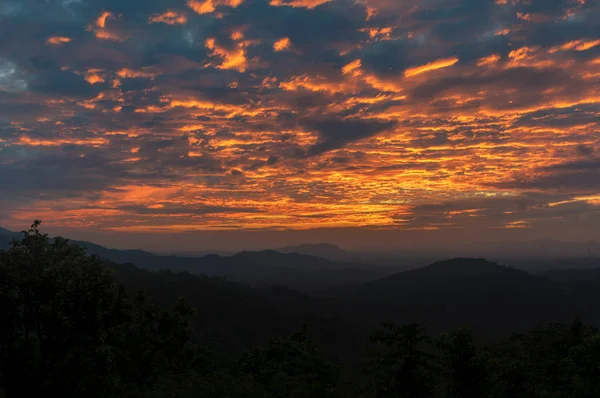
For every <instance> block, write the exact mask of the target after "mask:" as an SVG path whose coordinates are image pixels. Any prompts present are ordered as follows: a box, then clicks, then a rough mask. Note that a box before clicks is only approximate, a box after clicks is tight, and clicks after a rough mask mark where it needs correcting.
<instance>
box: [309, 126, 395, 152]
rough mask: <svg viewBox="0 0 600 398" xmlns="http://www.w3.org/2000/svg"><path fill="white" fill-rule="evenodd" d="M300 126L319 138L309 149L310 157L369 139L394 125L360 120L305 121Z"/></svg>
mask: <svg viewBox="0 0 600 398" xmlns="http://www.w3.org/2000/svg"><path fill="white" fill-rule="evenodd" d="M300 124H301V126H302V127H304V128H306V129H309V130H312V131H315V132H317V133H318V134H319V136H320V137H321V140H320V142H319V143H318V144H315V145H313V146H312V147H310V148H309V150H308V153H309V154H310V155H318V154H321V153H323V152H325V151H329V150H332V149H337V148H341V147H343V146H344V145H345V144H347V143H349V142H352V141H356V140H360V139H363V138H367V137H371V136H373V135H375V134H378V133H381V132H382V131H385V130H388V129H390V128H392V127H394V125H395V124H396V123H395V122H391V121H379V120H360V119H354V120H353V119H339V118H327V119H305V120H302V121H301V122H300Z"/></svg>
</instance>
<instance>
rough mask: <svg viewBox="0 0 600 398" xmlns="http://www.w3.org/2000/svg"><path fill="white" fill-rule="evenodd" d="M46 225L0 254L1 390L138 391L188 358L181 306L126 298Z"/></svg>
mask: <svg viewBox="0 0 600 398" xmlns="http://www.w3.org/2000/svg"><path fill="white" fill-rule="evenodd" d="M39 226H40V222H39V221H36V222H34V223H33V225H32V226H31V228H30V229H29V230H28V231H24V232H23V239H22V240H21V241H15V242H13V244H12V246H11V247H10V248H9V249H8V250H7V251H5V252H0V313H1V314H2V322H1V323H0V377H1V378H0V388H3V389H4V391H5V394H6V396H7V397H15V396H38V395H41V394H42V393H43V394H45V395H50V394H51V395H57V396H61V395H62V396H67V395H68V396H74V395H79V396H90V397H93V396H114V395H115V394H124V393H125V392H131V393H133V391H138V390H140V389H143V388H144V387H145V386H147V385H148V384H150V383H152V381H153V380H155V378H156V377H157V372H160V371H161V370H163V369H171V368H174V367H176V366H178V365H179V364H180V363H181V362H182V361H183V359H184V357H185V356H186V355H187V353H186V348H187V344H188V330H187V328H186V324H185V321H184V320H183V318H182V317H183V316H185V315H186V313H187V310H186V309H185V307H184V306H183V305H180V306H178V308H177V309H176V311H174V312H172V313H165V312H162V311H160V310H158V309H157V308H156V307H154V306H153V305H152V304H151V303H149V302H148V301H147V300H145V299H144V298H142V296H140V297H139V298H137V299H136V300H134V301H131V300H129V298H128V297H127V295H126V293H125V290H124V289H123V287H122V286H119V285H117V284H116V283H115V281H114V278H113V276H112V275H111V274H110V272H108V271H107V270H106V269H105V268H104V267H103V266H102V261H101V260H100V259H99V258H97V257H93V256H87V255H86V253H85V250H84V249H82V248H80V247H78V246H74V245H71V244H69V242H68V241H67V240H66V239H62V238H54V239H50V238H49V237H48V235H46V234H42V233H41V232H40V231H39Z"/></svg>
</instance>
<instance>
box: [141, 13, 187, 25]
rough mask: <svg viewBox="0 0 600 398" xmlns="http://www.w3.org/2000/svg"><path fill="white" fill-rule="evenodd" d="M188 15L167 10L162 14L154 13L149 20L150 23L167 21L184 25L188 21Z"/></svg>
mask: <svg viewBox="0 0 600 398" xmlns="http://www.w3.org/2000/svg"><path fill="white" fill-rule="evenodd" d="M187 20H188V19H187V16H185V14H182V13H179V12H176V11H166V12H164V13H162V14H154V15H152V16H151V17H150V18H149V20H148V22H149V23H165V24H167V25H183V24H185V23H186V22H187Z"/></svg>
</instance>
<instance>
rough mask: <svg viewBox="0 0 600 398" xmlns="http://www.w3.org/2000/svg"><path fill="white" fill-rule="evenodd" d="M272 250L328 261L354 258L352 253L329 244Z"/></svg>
mask: <svg viewBox="0 0 600 398" xmlns="http://www.w3.org/2000/svg"><path fill="white" fill-rule="evenodd" d="M274 250H275V251H277V252H280V253H285V254H290V253H298V254H305V255H309V256H316V257H323V258H326V259H329V260H342V259H344V260H347V259H351V258H353V256H354V253H352V252H348V251H346V250H343V249H341V248H340V247H338V246H336V245H332V244H329V243H317V244H309V243H305V244H301V245H295V246H284V247H280V248H277V249H274Z"/></svg>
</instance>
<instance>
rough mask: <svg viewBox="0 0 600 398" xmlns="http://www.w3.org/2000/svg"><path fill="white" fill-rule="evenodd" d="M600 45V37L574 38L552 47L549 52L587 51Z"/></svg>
mask: <svg viewBox="0 0 600 398" xmlns="http://www.w3.org/2000/svg"><path fill="white" fill-rule="evenodd" d="M597 46H600V39H598V40H587V41H586V40H573V41H570V42H567V43H565V44H562V45H560V46H556V47H552V48H551V49H550V50H548V52H550V53H555V52H558V51H573V50H574V51H587V50H590V49H592V48H594V47H597Z"/></svg>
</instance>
